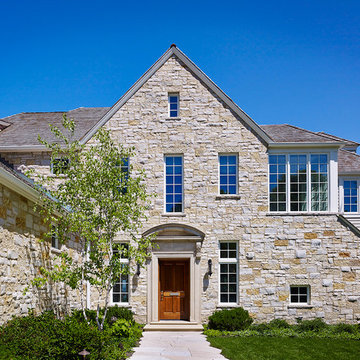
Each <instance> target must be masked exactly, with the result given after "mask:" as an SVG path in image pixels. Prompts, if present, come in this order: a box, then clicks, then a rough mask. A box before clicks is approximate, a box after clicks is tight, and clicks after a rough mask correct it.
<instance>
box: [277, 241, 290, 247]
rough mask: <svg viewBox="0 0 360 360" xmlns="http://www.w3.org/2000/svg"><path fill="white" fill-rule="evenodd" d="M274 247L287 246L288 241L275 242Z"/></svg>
mask: <svg viewBox="0 0 360 360" xmlns="http://www.w3.org/2000/svg"><path fill="white" fill-rule="evenodd" d="M274 245H275V246H288V245H289V240H275V241H274Z"/></svg>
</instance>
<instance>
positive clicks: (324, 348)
mask: <svg viewBox="0 0 360 360" xmlns="http://www.w3.org/2000/svg"><path fill="white" fill-rule="evenodd" d="M208 340H209V341H210V343H211V345H212V346H214V347H217V348H219V349H222V354H223V355H224V356H226V357H227V358H228V359H230V360H359V359H360V341H358V340H347V339H320V338H286V337H283V338H276V337H275V338H271V337H262V336H254V337H208Z"/></svg>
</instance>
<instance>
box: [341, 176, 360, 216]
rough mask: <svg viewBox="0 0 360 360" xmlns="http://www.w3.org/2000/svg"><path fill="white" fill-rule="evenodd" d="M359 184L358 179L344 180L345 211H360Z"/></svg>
mask: <svg viewBox="0 0 360 360" xmlns="http://www.w3.org/2000/svg"><path fill="white" fill-rule="evenodd" d="M358 199H359V185H358V182H357V181H356V180H344V212H358V209H359V208H358Z"/></svg>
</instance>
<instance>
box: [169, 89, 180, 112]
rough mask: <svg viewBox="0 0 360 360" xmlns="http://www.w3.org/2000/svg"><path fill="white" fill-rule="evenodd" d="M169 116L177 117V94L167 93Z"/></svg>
mask: <svg viewBox="0 0 360 360" xmlns="http://www.w3.org/2000/svg"><path fill="white" fill-rule="evenodd" d="M169 116H170V117H179V94H177V93H170V94H169Z"/></svg>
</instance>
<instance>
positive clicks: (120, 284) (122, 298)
mask: <svg viewBox="0 0 360 360" xmlns="http://www.w3.org/2000/svg"><path fill="white" fill-rule="evenodd" d="M128 249H129V245H128V244H126V243H121V244H120V251H119V249H118V248H114V249H113V254H114V255H113V256H119V257H120V262H121V265H122V267H124V268H125V267H128V266H129V258H128V256H127V251H128ZM112 302H113V303H128V302H129V275H128V274H127V273H125V274H121V275H120V279H119V281H117V282H115V284H114V286H113V289H112Z"/></svg>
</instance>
